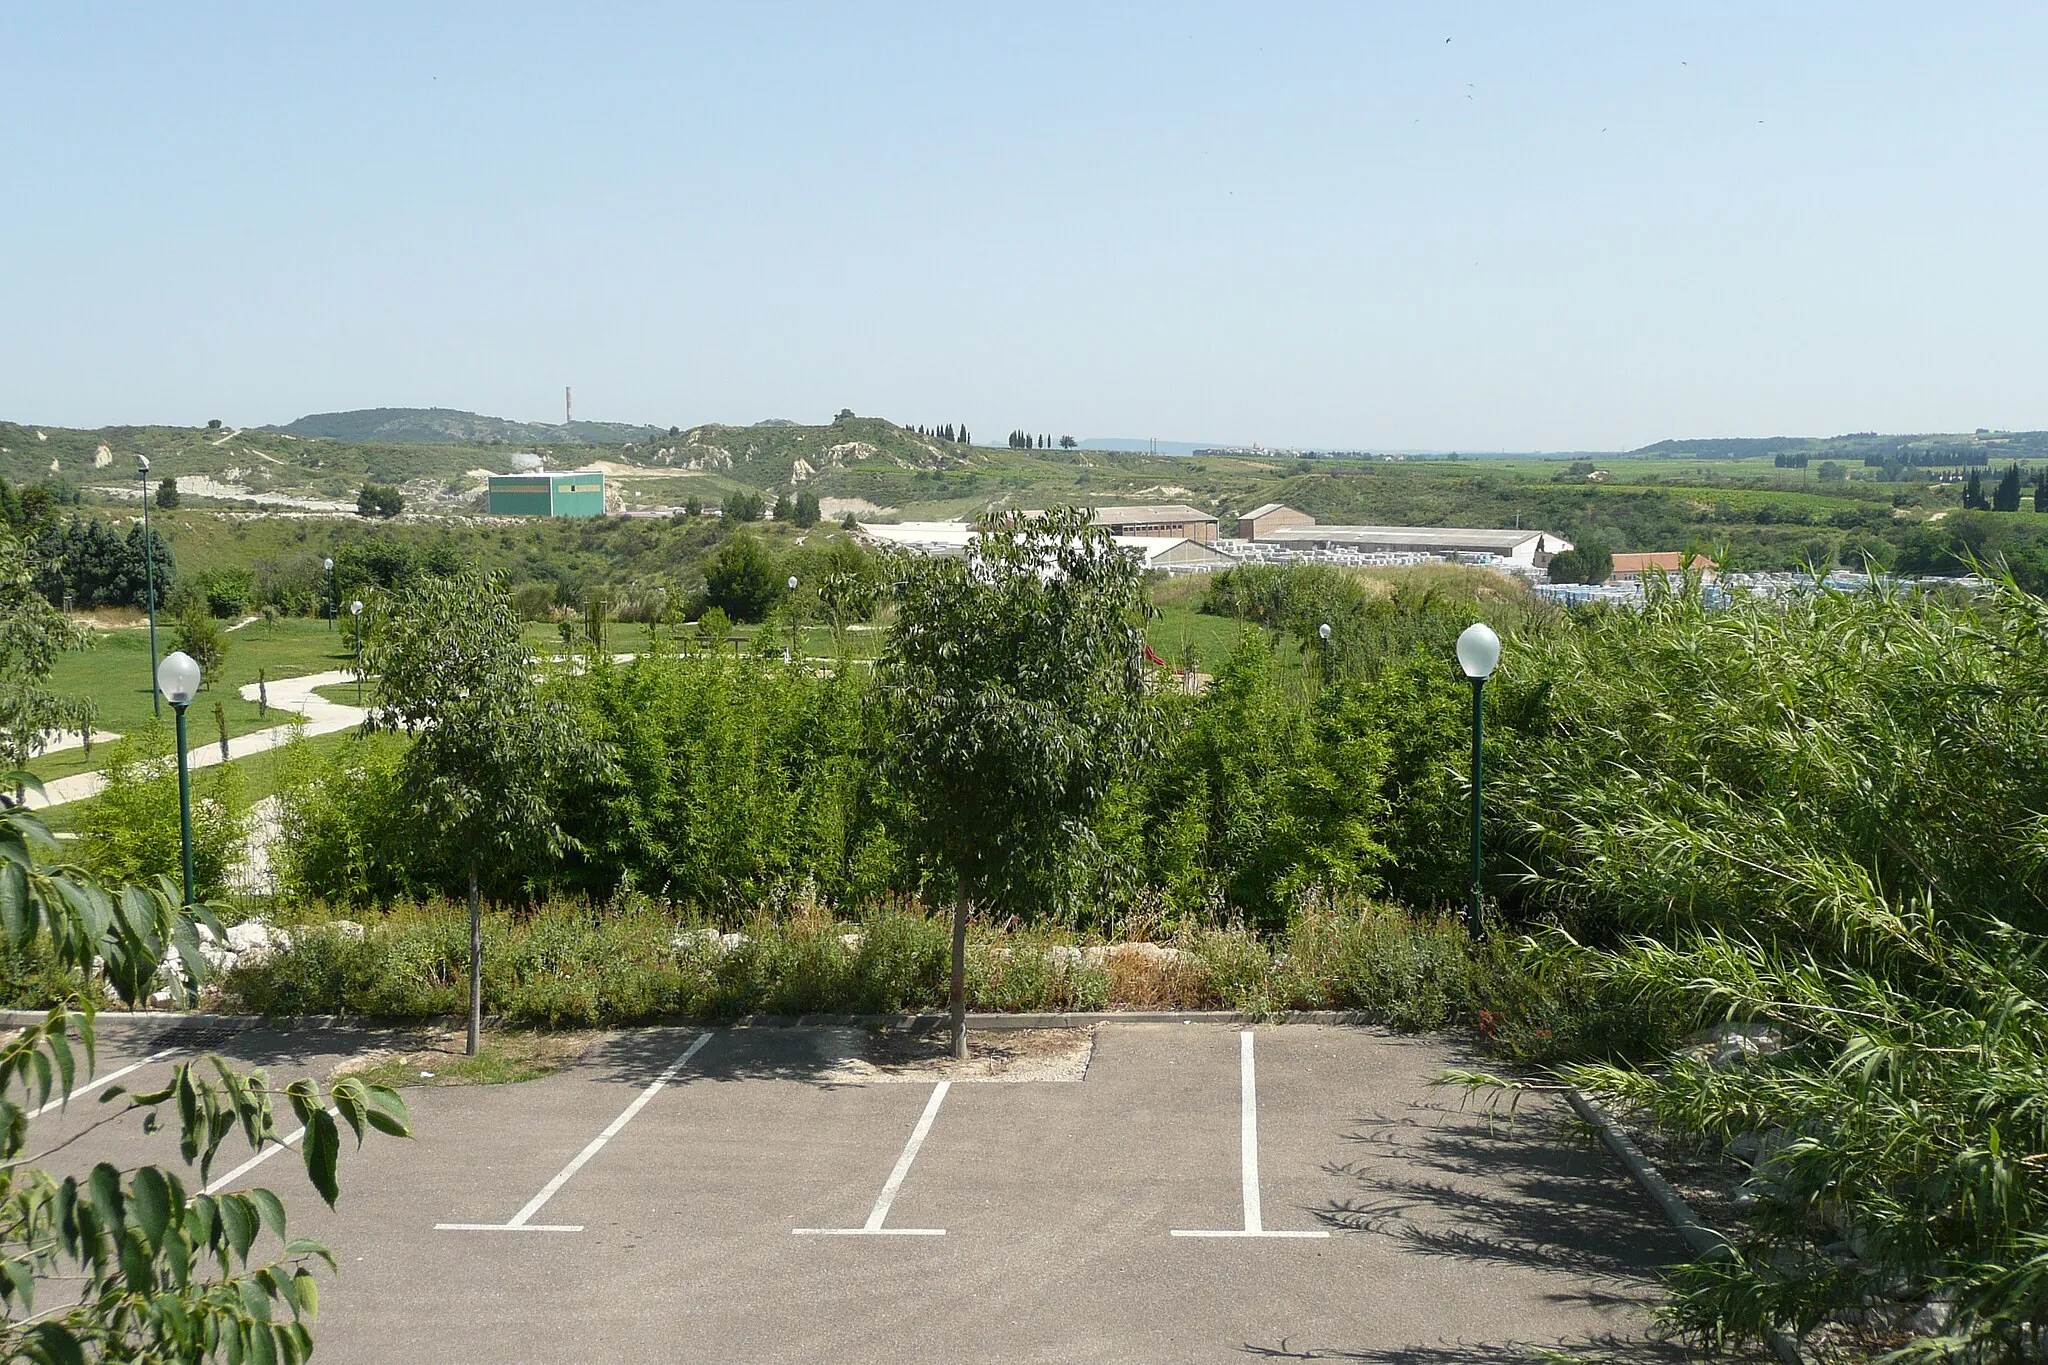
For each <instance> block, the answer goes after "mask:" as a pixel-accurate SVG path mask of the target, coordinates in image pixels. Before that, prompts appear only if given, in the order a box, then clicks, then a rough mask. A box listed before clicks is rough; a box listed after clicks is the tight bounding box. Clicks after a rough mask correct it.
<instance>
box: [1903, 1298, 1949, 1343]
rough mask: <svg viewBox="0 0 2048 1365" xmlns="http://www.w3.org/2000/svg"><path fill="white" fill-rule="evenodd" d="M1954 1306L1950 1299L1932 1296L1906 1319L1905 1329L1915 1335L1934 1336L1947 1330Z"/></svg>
mask: <svg viewBox="0 0 2048 1365" xmlns="http://www.w3.org/2000/svg"><path fill="white" fill-rule="evenodd" d="M1954 1308H1955V1303H1954V1302H1953V1301H1952V1300H1949V1299H1944V1298H1939V1297H1937V1298H1932V1299H1929V1300H1928V1301H1927V1302H1925V1303H1923V1304H1921V1305H1920V1306H1919V1307H1918V1308H1917V1309H1915V1310H1914V1311H1913V1314H1912V1316H1911V1317H1909V1318H1907V1319H1906V1322H1905V1327H1906V1330H1907V1331H1909V1332H1911V1333H1912V1334H1913V1335H1914V1336H1916V1337H1931V1336H1936V1335H1938V1334H1940V1333H1942V1332H1945V1331H1947V1330H1948V1319H1949V1314H1950V1312H1951V1311H1952V1310H1953V1309H1954Z"/></svg>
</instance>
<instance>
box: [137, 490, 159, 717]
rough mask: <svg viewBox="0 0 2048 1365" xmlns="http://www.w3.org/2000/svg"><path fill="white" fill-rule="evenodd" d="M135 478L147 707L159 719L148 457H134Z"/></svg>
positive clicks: (154, 546)
mask: <svg viewBox="0 0 2048 1365" xmlns="http://www.w3.org/2000/svg"><path fill="white" fill-rule="evenodd" d="M135 464H136V471H135V477H136V478H138V479H140V480H141V481H142V572H143V577H144V578H145V580H146V581H147V582H148V584H149V705H150V709H151V710H153V711H155V712H156V714H157V717H158V718H159V719H161V718H162V716H163V714H164V703H163V697H162V696H161V694H160V693H159V692H158V689H157V686H156V542H155V541H153V540H151V539H150V535H149V456H147V455H137V456H136V457H135Z"/></svg>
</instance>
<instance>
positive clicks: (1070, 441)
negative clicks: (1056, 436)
mask: <svg viewBox="0 0 2048 1365" xmlns="http://www.w3.org/2000/svg"><path fill="white" fill-rule="evenodd" d="M1080 444H1081V443H1080V442H1079V441H1077V440H1075V439H1074V438H1073V437H1071V436H1062V437H1060V449H1061V450H1072V449H1074V448H1075V447H1076V446H1078V445H1080Z"/></svg>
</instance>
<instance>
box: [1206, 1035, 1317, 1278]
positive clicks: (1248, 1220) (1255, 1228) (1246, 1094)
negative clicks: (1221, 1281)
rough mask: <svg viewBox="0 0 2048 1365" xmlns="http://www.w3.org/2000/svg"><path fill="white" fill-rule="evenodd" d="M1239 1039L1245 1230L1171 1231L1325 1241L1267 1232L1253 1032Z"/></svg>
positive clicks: (1240, 1152) (1305, 1234)
mask: <svg viewBox="0 0 2048 1365" xmlns="http://www.w3.org/2000/svg"><path fill="white" fill-rule="evenodd" d="M1237 1038H1238V1087H1237V1091H1238V1103H1239V1106H1240V1113H1239V1116H1238V1121H1237V1142H1238V1174H1239V1176H1240V1178H1241V1179H1242V1180H1243V1181H1244V1226H1243V1227H1241V1228H1174V1229H1173V1235H1174V1236H1175V1237H1328V1236H1329V1235H1330V1234H1329V1232H1328V1230H1326V1229H1324V1230H1317V1231H1314V1232H1288V1231H1284V1230H1274V1231H1270V1232H1269V1231H1268V1230H1267V1229H1266V1223H1265V1218H1264V1215H1263V1214H1262V1212H1261V1210H1260V1207H1259V1085H1258V1076H1257V1072H1256V1070H1255V1069H1254V1067H1253V1064H1252V1031H1251V1030H1250V1029H1246V1030H1244V1031H1243V1032H1242V1033H1240V1034H1238V1035H1237Z"/></svg>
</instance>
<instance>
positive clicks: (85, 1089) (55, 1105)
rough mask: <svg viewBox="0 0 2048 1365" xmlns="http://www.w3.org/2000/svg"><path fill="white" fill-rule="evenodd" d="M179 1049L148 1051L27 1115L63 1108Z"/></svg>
mask: <svg viewBox="0 0 2048 1365" xmlns="http://www.w3.org/2000/svg"><path fill="white" fill-rule="evenodd" d="M180 1051H182V1049H180V1048H175V1047H167V1048H165V1049H163V1050H162V1051H161V1052H152V1053H150V1054H149V1055H148V1056H147V1057H144V1058H143V1059H142V1060H141V1061H139V1062H130V1063H128V1065H126V1066H124V1067H122V1068H121V1069H120V1070H119V1071H109V1072H108V1073H107V1074H106V1075H104V1076H96V1077H94V1078H93V1079H92V1080H89V1081H87V1082H86V1083H85V1084H84V1085H81V1086H75V1087H73V1089H72V1091H71V1093H70V1094H69V1095H60V1096H58V1097H57V1098H56V1099H54V1100H51V1101H49V1102H48V1103H47V1104H45V1105H43V1106H42V1107H41V1108H40V1109H32V1110H30V1111H29V1117H30V1118H32V1119H39V1118H41V1117H42V1116H43V1115H45V1114H47V1113H49V1112H50V1111H51V1110H52V1109H61V1108H63V1107H64V1105H65V1103H66V1102H68V1101H70V1100H75V1099H77V1098H78V1097H79V1096H80V1095H86V1094H90V1093H92V1092H93V1091H95V1090H98V1089H99V1088H100V1087H101V1086H103V1085H112V1084H113V1083H114V1082H115V1081H118V1080H120V1079H121V1078H122V1077H123V1076H126V1075H127V1074H129V1073H130V1072H131V1071H140V1070H142V1068H144V1067H146V1066H148V1065H149V1064H150V1063H151V1062H160V1061H162V1060H164V1058H166V1057H175V1056H177V1055H178V1053H179V1052H180Z"/></svg>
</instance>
